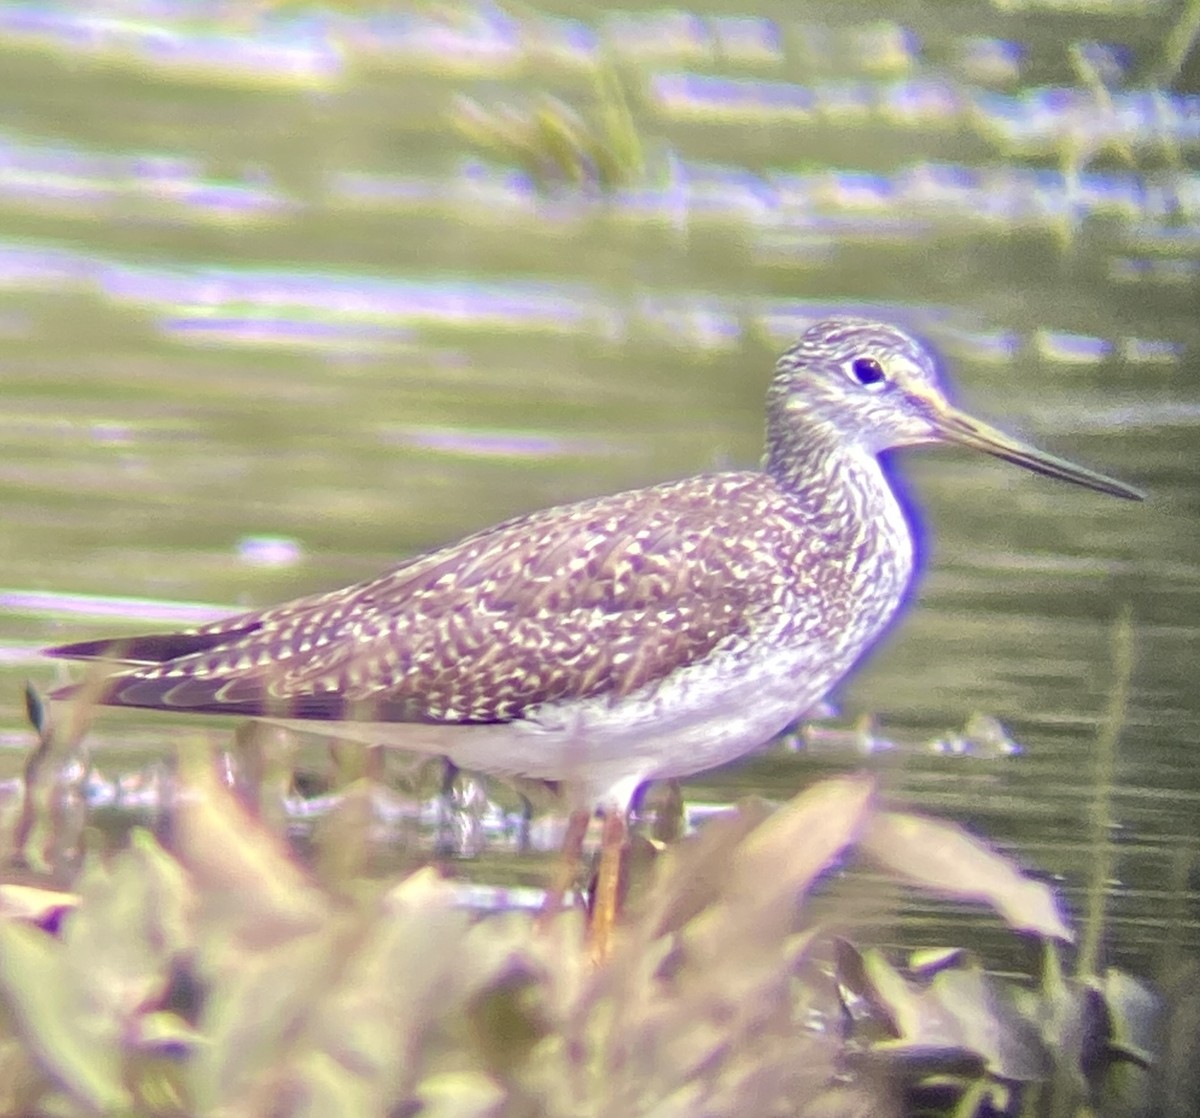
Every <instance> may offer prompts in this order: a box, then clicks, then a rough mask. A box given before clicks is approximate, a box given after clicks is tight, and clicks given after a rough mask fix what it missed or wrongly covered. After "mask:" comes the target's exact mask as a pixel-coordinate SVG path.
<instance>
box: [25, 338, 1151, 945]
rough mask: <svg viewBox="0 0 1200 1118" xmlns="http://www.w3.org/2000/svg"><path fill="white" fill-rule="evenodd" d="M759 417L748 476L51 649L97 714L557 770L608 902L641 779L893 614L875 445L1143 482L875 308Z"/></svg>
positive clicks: (673, 764) (523, 772)
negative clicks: (108, 666) (979, 409)
mask: <svg viewBox="0 0 1200 1118" xmlns="http://www.w3.org/2000/svg"><path fill="white" fill-rule="evenodd" d="M766 428H767V429H766V454H765V457H764V459H763V461H762V465H761V468H760V469H757V470H742V471H735V472H722V473H709V474H702V475H699V476H696V477H692V478H688V479H686V480H683V481H674V482H668V483H665V484H661V485H655V486H651V487H649V488H644V489H635V490H631V491H629V492H626V493H620V494H617V495H615V496H608V497H599V498H596V499H593V500H585V501H579V502H577V503H574V504H568V505H562V506H560V507H557V508H551V509H546V510H544V511H541V512H533V513H530V514H528V515H525V516H519V517H516V518H515V519H512V520H507V521H505V522H504V523H502V524H498V525H496V526H495V527H492V528H487V529H485V530H483V531H481V532H478V533H476V534H474V535H471V536H468V537H466V538H465V539H463V540H460V541H459V542H458V543H454V544H450V545H449V546H447V547H443V548H441V549H439V550H436V551H431V552H428V553H426V554H423V555H419V556H417V557H416V558H412V559H407V560H405V561H404V562H402V563H400V564H399V566H396V567H394V568H393V569H392V570H390V571H388V572H387V573H385V574H383V575H381V576H380V577H378V578H375V579H372V580H370V581H367V582H361V583H358V584H356V585H354V586H349V587H346V588H345V589H342V590H334V591H332V592H329V593H324V594H317V595H314V596H311V597H305V598H300V599H297V600H296V601H292V602H288V603H286V604H284V605H280V606H274V607H272V608H269V609H264V610H255V611H252V612H249V613H241V614H238V615H236V616H234V617H231V618H228V619H227V620H222V621H217V622H215V623H213V624H209V625H202V626H199V627H197V628H194V629H188V630H185V631H183V632H173V633H165V634H153V635H150V636H140V637H125V638H120V639H116V640H113V639H109V640H92V641H84V642H81V643H77V644H66V645H60V646H59V647H57V648H51V649H49V650H48V654H49V655H50V656H55V657H65V658H69V659H76V660H103V661H109V662H111V663H112V664H113V665H114V666H115V667H116V671H115V673H114V674H113V675H112V676H111V678H110V679H108V680H107V681H106V683H105V685H104V687H103V689H102V690H101V691H100V693H99V699H98V701H99V702H101V703H103V704H108V705H113V706H125V707H142V708H149V709H153V710H161V711H174V712H179V713H185V712H186V713H190V714H224V715H235V716H244V717H247V718H254V719H261V720H264V721H267V722H270V723H277V724H282V725H284V726H286V727H289V728H291V729H293V730H301V731H307V732H310V733H311V732H315V733H320V734H327V735H329V736H333V737H337V738H340V739H350V740H358V741H362V742H366V743H371V744H380V745H387V746H395V747H399V748H402V749H406V750H414V751H417V752H423V753H429V754H440V755H444V756H446V757H448V758H450V759H451V760H452V761H453V762H454V763H455V764H456V765H459V766H460V767H462V768H466V769H472V770H478V771H482V772H485V773H493V774H498V775H501V776H503V775H511V776H521V777H530V778H535V779H540V780H547V781H556V782H561V783H562V784H564V785H565V786H566V788H567V789H568V791H569V795H570V804H571V807H572V809H573V814H572V825H571V828H570V830H569V833H570V834H571V835H572V838H571V840H570V841H572V842H574V841H578V843H579V844H580V845H581V844H582V841H583V832H584V830H586V827H587V822H588V820H589V818H590V815H591V813H592V811H593V810H594V809H597V808H599V809H601V810H602V811H603V812H604V813H605V819H606V822H605V827H604V837H603V840H602V851H601V870H600V877H599V881H600V885H599V890H600V892H599V898H600V900H599V901H598V905H600V906H601V909H602V910H603V906H604V905H606V904H615V896H616V893H615V888H616V886H615V882H616V872H617V870H616V866H617V865H618V861H614V858H616V857H617V855H616V854H614V853H613V851H614V849H615V850H616V851H618V852H619V848H620V845H621V844H622V843H623V841H624V820H625V813H626V812H627V810H628V807H629V803H630V801H631V799H632V797H633V795H634V792H635V791H636V789H637V788H638V786H639V785H641V784H643V783H644V782H646V781H650V780H656V779H664V778H674V777H684V776H688V775H690V774H693V773H697V772H700V771H702V770H705V769H710V768H713V767H715V766H717V765H720V764H722V763H724V762H727V761H731V760H733V759H734V758H736V757H740V756H741V755H743V754H745V753H748V752H750V751H752V750H756V749H758V748H759V747H761V746H763V745H765V744H766V743H768V742H769V741H770V740H771V739H772V738H773V737H774V736H775V735H777V734H779V733H780V732H781V731H783V730H784V729H785V728H787V727H788V726H789V725H790V724H792V723H793V722H794V721H795V720H797V719H798V718H799V717H800V716H801V715H802V714H803V713H804V712H805V711H807V710H808V709H810V708H811V707H812V706H813V705H814V704H816V703H817V702H818V701H819V700H820V699H821V698H822V697H823V696H824V695H825V694H826V693H827V692H828V691H829V690H830V689H831V688H832V687H833V686H834V685H835V684H837V683H838V682H839V681H840V680H841V679H842V678H843V677H844V676H846V675H847V673H848V672H849V671H850V670H851V668H852V667H853V666H854V664H855V662H856V661H858V660H859V659H860V658H861V657H862V656H863V655H864V653H866V652H867V651H868V650H869V649H870V648H871V646H872V645H873V644H874V642H875V641H876V639H877V638H878V637H879V636H880V634H881V633H882V632H883V630H884V629H885V627H886V626H887V625H888V623H889V622H890V621H891V620H892V618H893V617H894V615H895V614H896V613H897V611H898V610H899V609H900V607H901V605H902V604H903V602H904V599H905V596H906V593H907V591H908V588H909V583H910V581H911V578H912V573H913V543H912V535H911V531H910V527H909V524H908V523H907V521H906V517H905V514H904V511H903V509H902V507H901V505H900V503H899V502H898V501H897V499H896V496H895V494H894V493H893V491H892V488H891V486H890V484H889V482H888V478H887V475H886V473H885V471H884V469H883V467H882V465H881V463H880V461H879V458H878V455H879V453H880V452H882V451H885V450H889V449H892V448H896V447H903V446H911V445H915V444H921V443H956V444H958V445H961V446H966V447H970V448H973V449H975V450H981V451H984V452H986V453H988V454H992V455H995V456H996V457H998V458H1002V459H1005V460H1007V461H1009V462H1013V463H1016V464H1017V465H1019V466H1024V467H1025V468H1027V469H1030V470H1034V471H1036V472H1038V473H1042V474H1048V475H1050V476H1051V477H1057V478H1061V479H1063V480H1066V481H1070V482H1074V483H1076V484H1078V485H1082V486H1086V487H1088V488H1090V489H1094V490H1097V491H1099V492H1101V493H1107V494H1112V495H1114V496H1117V497H1124V498H1129V499H1133V500H1137V499H1140V498H1141V497H1142V494H1141V493H1139V492H1138V491H1137V490H1136V489H1133V488H1131V487H1130V486H1127V485H1125V484H1123V483H1122V482H1120V481H1116V480H1114V479H1112V478H1109V477H1105V476H1104V475H1102V474H1099V473H1095V472H1093V471H1091V470H1089V469H1085V468H1084V467H1082V466H1077V465H1074V464H1072V463H1070V462H1067V461H1065V460H1063V459H1061V458H1056V457H1054V456H1053V455H1050V454H1047V453H1044V452H1043V451H1040V450H1037V449H1035V448H1033V447H1031V446H1027V445H1025V444H1024V443H1021V442H1018V441H1017V440H1015V439H1013V438H1010V437H1009V436H1008V435H1005V434H1003V433H1002V432H1001V431H999V430H997V429H995V428H993V427H990V426H988V425H986V424H984V423H982V422H980V421H979V420H977V419H974V418H972V417H971V416H969V415H966V414H965V413H963V412H962V411H959V410H958V409H956V408H955V407H953V406H952V405H951V403H950V402H949V400H948V398H947V396H946V393H945V390H944V388H943V386H942V383H941V377H940V374H939V368H938V362H937V360H936V358H935V357H934V355H933V353H932V352H931V351H930V350H929V349H927V348H926V347H925V346H924V345H923V344H922V343H921V342H919V341H918V340H917V339H916V338H914V337H913V336H911V335H910V334H908V333H906V332H905V331H904V330H901V329H899V328H897V327H896V326H893V325H888V324H885V323H882V322H876V321H872V320H869V319H864V318H851V317H835V318H829V319H826V320H824V321H822V322H818V323H816V324H815V325H813V326H811V327H810V328H809V329H807V330H806V331H805V332H804V333H803V335H802V336H801V337H800V339H799V340H798V341H797V342H796V344H795V345H793V346H792V347H791V348H790V349H788V350H787V351H786V352H785V353H784V354H783V356H782V357H780V359H779V361H778V364H777V365H776V368H775V375H774V379H773V381H772V383H771V386H770V389H769V392H768V396H767V423H766ZM76 690H77V688H75V687H67V688H64V689H62V690H59V691H57V692H56V693H55V695H54V697H55V698H68V697H70V696H71V695H72V694H74V693H75V692H76ZM581 821H582V822H581ZM598 919H601V918H598ZM602 919H605V920H607V921H608V922H609V925H610V926H611V920H612V913H611V910H610V911H609V913H608V915H607V916H605V917H603V918H602ZM603 934H607V932H605V933H603Z"/></svg>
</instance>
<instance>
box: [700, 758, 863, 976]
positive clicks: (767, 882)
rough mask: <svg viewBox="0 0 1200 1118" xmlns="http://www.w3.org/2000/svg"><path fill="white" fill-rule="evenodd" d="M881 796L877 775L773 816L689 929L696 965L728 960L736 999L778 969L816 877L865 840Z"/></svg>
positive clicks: (748, 841)
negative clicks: (778, 952) (739, 990)
mask: <svg viewBox="0 0 1200 1118" xmlns="http://www.w3.org/2000/svg"><path fill="white" fill-rule="evenodd" d="M874 791H875V781H874V779H873V778H871V777H863V776H848V777H833V778H831V779H829V780H824V781H821V782H820V783H819V784H816V785H814V786H813V787H811V788H809V789H807V790H806V791H804V792H801V793H800V794H799V795H798V796H796V797H794V798H793V799H792V800H789V801H788V803H786V804H784V805H783V806H782V807H781V808H779V809H778V810H776V811H774V812H773V813H772V814H771V815H770V816H768V817H767V818H766V819H765V820H764V821H763V822H762V823H761V824H760V825H759V826H758V827H756V828H754V829H753V830H752V831H751V832H750V833H749V834H748V835H747V836H746V837H745V838H744V839H743V840H742V841H741V842H740V843H738V845H737V846H736V848H735V850H734V852H733V854H732V856H731V857H730V859H729V866H728V870H727V872H726V873H725V875H724V882H723V885H722V890H721V895H720V896H719V897H718V898H717V900H716V901H715V903H713V904H712V905H710V906H709V907H708V908H706V909H705V911H704V912H702V913H701V914H700V915H699V916H697V917H696V918H695V919H694V920H693V921H692V922H691V923H690V924H689V925H688V927H687V929H686V930H685V946H686V950H687V951H688V952H689V953H690V954H691V955H692V957H693V964H694V965H704V964H703V962H702V960H705V959H707V960H709V961H710V963H711V961H712V960H715V959H717V958H720V957H724V958H725V960H726V961H727V962H730V963H733V961H734V960H735V959H737V958H739V957H740V960H741V961H740V963H736V964H734V965H732V966H730V967H729V982H730V983H731V984H732V985H731V986H730V990H731V994H732V991H733V990H734V989H735V988H736V987H740V986H745V989H744V990H743V995H744V996H749V987H751V986H753V985H754V984H755V983H756V982H758V981H759V976H758V974H757V970H758V968H762V967H765V968H767V970H768V971H770V970H773V969H774V968H775V966H776V965H777V963H776V958H775V949H774V948H773V949H772V950H770V951H768V950H766V945H767V944H771V945H778V944H779V943H780V942H781V941H782V940H783V939H784V938H785V937H786V936H787V935H788V934H790V933H791V932H793V931H794V930H795V927H796V921H797V915H798V913H799V911H800V906H801V902H802V901H803V899H804V897H805V895H806V894H807V893H808V892H809V891H810V890H811V888H812V887H813V885H814V884H815V883H816V881H817V879H818V878H819V877H820V876H821V875H822V874H823V873H824V872H825V871H826V870H827V869H828V868H829V867H830V866H831V865H832V864H833V863H834V861H835V860H836V859H837V858H838V857H839V856H840V855H841V854H842V853H843V852H844V851H845V850H846V848H847V847H848V846H850V845H851V844H852V843H853V842H854V841H855V840H856V839H857V837H858V835H859V833H860V832H861V830H862V827H863V824H864V822H865V820H866V818H867V816H868V814H869V809H870V805H871V802H872V798H873V796H874Z"/></svg>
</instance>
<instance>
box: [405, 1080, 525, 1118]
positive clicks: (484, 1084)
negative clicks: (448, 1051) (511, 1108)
mask: <svg viewBox="0 0 1200 1118" xmlns="http://www.w3.org/2000/svg"><path fill="white" fill-rule="evenodd" d="M417 1097H418V1098H419V1099H420V1102H421V1111H420V1114H421V1118H490V1116H491V1115H494V1114H499V1113H500V1109H501V1107H502V1106H503V1105H504V1102H505V1097H506V1096H505V1092H504V1090H503V1089H502V1088H501V1087H500V1086H499V1085H498V1084H497V1083H496V1082H495V1080H493V1079H492V1078H491V1077H490V1076H487V1075H484V1074H483V1073H482V1072H477V1071H456V1072H448V1073H443V1074H440V1075H430V1076H428V1077H426V1078H425V1079H423V1080H422V1081H421V1084H420V1086H419V1087H418V1088H417Z"/></svg>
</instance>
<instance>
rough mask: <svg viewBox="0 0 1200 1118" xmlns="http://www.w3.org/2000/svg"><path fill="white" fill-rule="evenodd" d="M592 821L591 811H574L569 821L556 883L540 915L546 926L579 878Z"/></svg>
mask: <svg viewBox="0 0 1200 1118" xmlns="http://www.w3.org/2000/svg"><path fill="white" fill-rule="evenodd" d="M591 821H592V813H591V812H590V811H584V810H579V811H573V812H571V815H570V817H569V818H568V820H567V833H566V835H565V837H564V838H563V845H562V854H561V855H560V856H559V860H558V869H557V872H556V873H555V875H554V881H553V882H552V883H551V885H550V888H549V889H547V890H546V896H545V897H544V898H543V900H542V908H541V911H540V912H539V913H538V918H537V922H538V924H539V925H540V926H544V925H545V924H547V923H549V922H550V921H551V920H553V919H554V917H555V916H557V915H558V913H559V912H560V911H561V909H562V906H563V898H564V897H565V896H566V895H567V890H568V889H570V888H571V887H572V886H573V885H574V884H575V882H576V879H577V878H578V877H579V867H580V865H581V864H582V863H583V840H584V839H585V838H587V829H588V824H589V823H591Z"/></svg>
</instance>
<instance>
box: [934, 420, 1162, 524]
mask: <svg viewBox="0 0 1200 1118" xmlns="http://www.w3.org/2000/svg"><path fill="white" fill-rule="evenodd" d="M933 425H934V427H935V428H936V429H937V432H938V434H939V435H940V436H941V437H942V438H944V439H945V440H946V441H947V442H952V443H958V445H959V446H969V447H971V448H972V449H973V450H982V451H983V452H984V453H985V454H991V455H994V456H995V457H996V458H1003V459H1004V461H1005V462H1012V463H1013V464H1014V465H1017V466H1024V467H1025V469H1027V470H1032V471H1033V472H1034V473H1037V474H1045V475H1046V476H1047V477H1056V478H1060V479H1062V480H1063V481H1070V482H1073V483H1074V484H1075V485H1082V486H1083V487H1084V488H1085V489H1094V490H1096V491H1097V492H1099V493H1108V494H1110V495H1112V496H1113V497H1124V498H1125V499H1126V500H1127V501H1143V500H1145V498H1146V494H1145V493H1143V492H1142V491H1141V490H1140V489H1134V487H1133V486H1132V485H1126V484H1125V483H1124V482H1123V481H1117V479H1116V478H1111V477H1107V476H1106V475H1104V474H1098V473H1096V471H1095V470H1089V469H1087V468H1086V467H1085V466H1077V465H1075V463H1074V462H1068V461H1067V460H1066V459H1065V458H1058V457H1056V456H1055V455H1053V454H1047V453H1046V452H1045V451H1044V450H1038V449H1037V447H1033V446H1029V445H1028V444H1027V443H1023V442H1020V441H1018V440H1017V439H1014V438H1011V437H1010V436H1008V435H1006V434H1005V433H1004V432H1003V431H999V430H997V429H996V428H995V427H992V426H990V425H989V424H987V423H984V422H982V421H981V420H978V419H973V418H972V417H971V416H969V415H967V414H966V413H965V412H961V411H959V410H958V409H957V408H947V409H946V410H944V411H941V412H939V414H938V415H937V416H935V417H934V418H933Z"/></svg>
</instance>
